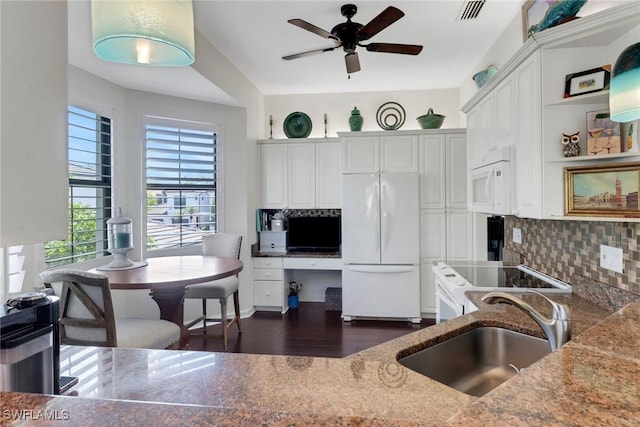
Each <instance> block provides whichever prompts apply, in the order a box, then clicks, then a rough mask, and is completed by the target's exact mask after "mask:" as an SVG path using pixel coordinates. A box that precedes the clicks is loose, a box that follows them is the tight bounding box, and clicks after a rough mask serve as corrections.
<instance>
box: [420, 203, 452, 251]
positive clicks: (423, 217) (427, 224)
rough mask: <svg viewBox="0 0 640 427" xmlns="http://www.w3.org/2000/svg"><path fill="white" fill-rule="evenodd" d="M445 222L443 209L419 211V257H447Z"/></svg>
mask: <svg viewBox="0 0 640 427" xmlns="http://www.w3.org/2000/svg"><path fill="white" fill-rule="evenodd" d="M446 224H447V217H446V213H445V211H443V210H442V211H432V210H424V209H423V210H421V211H420V258H422V259H424V258H429V259H435V260H439V261H445V260H446V259H447V235H446V232H447V231H446V230H447V226H446Z"/></svg>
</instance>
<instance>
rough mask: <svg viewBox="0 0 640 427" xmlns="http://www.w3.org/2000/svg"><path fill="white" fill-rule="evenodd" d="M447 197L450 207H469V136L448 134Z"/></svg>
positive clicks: (448, 206)
mask: <svg viewBox="0 0 640 427" xmlns="http://www.w3.org/2000/svg"><path fill="white" fill-rule="evenodd" d="M446 148H447V152H446V161H447V182H446V188H447V197H446V206H447V208H450V209H466V208H467V136H466V135H465V134H464V133H461V134H448V135H447V147H446Z"/></svg>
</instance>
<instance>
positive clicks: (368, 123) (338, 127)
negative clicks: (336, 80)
mask: <svg viewBox="0 0 640 427" xmlns="http://www.w3.org/2000/svg"><path fill="white" fill-rule="evenodd" d="M458 100H459V95H458V89H440V90H416V91H398V92H383V91H381V92H351V93H329V94H303V95H270V96H265V116H264V129H263V131H262V132H263V135H262V138H263V139H266V138H269V116H270V115H271V116H273V120H274V125H273V137H274V138H286V135H285V134H284V131H283V129H282V125H283V122H284V120H285V119H286V117H287V115H289V114H290V113H292V112H295V111H302V112H304V113H306V114H307V115H308V116H309V118H310V119H311V122H312V124H313V127H312V130H311V135H309V137H310V138H315V137H318V138H322V137H324V114H325V113H326V114H327V122H328V124H327V136H329V137H335V136H337V132H345V131H346V132H348V131H349V116H350V115H351V110H353V107H358V110H360V114H361V115H362V117H363V118H364V122H363V125H362V130H363V131H366V130H381V129H380V127H379V126H378V124H377V122H376V112H377V110H378V108H379V107H380V106H381V105H382V104H384V103H385V102H389V101H393V102H397V103H399V104H400V105H402V107H403V108H404V110H405V112H406V121H405V124H404V125H403V126H402V128H401V129H402V130H405V129H420V126H419V125H418V122H417V121H416V118H417V117H418V116H421V115H423V114H426V113H427V111H428V110H429V108H433V110H434V112H435V113H437V114H442V115H444V116H446V118H445V120H444V123H443V125H442V128H457V127H460V115H461V113H460V106H459V105H458Z"/></svg>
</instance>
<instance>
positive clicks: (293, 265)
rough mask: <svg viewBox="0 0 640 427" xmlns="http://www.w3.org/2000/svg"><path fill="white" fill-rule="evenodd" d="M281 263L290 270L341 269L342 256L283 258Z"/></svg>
mask: <svg viewBox="0 0 640 427" xmlns="http://www.w3.org/2000/svg"><path fill="white" fill-rule="evenodd" d="M282 264H283V266H284V268H285V269H290V270H342V258H285V259H284V260H283V261H282Z"/></svg>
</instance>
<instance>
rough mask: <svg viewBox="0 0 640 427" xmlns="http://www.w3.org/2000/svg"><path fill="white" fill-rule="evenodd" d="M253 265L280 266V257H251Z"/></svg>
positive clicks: (260, 266)
mask: <svg viewBox="0 0 640 427" xmlns="http://www.w3.org/2000/svg"><path fill="white" fill-rule="evenodd" d="M253 267H254V268H282V258H268V257H262V258H258V257H256V258H254V259H253Z"/></svg>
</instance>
